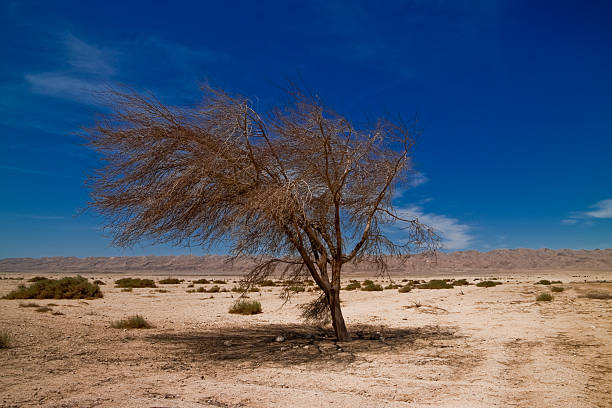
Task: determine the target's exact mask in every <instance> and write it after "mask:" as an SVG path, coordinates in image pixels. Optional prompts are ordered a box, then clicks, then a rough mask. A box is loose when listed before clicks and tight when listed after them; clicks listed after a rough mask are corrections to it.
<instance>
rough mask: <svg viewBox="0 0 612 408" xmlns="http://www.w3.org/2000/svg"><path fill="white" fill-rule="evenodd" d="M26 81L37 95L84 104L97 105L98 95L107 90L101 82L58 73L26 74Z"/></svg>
mask: <svg viewBox="0 0 612 408" xmlns="http://www.w3.org/2000/svg"><path fill="white" fill-rule="evenodd" d="M25 79H26V81H28V83H29V84H30V86H31V88H32V91H33V92H35V93H38V94H42V95H48V96H56V97H60V98H66V99H72V100H76V101H78V102H83V103H96V102H97V101H98V99H97V98H96V95H97V94H99V93H100V92H101V91H103V90H104V89H105V85H104V83H103V82H101V81H99V80H87V79H79V78H76V77H74V76H71V75H68V74H62V73H57V72H45V73H41V74H26V76H25Z"/></svg>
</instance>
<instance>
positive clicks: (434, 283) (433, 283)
mask: <svg viewBox="0 0 612 408" xmlns="http://www.w3.org/2000/svg"><path fill="white" fill-rule="evenodd" d="M452 287H453V285H452V284H450V283H448V282H447V280H446V279H432V280H430V281H429V282H427V283H423V284H421V285H417V288H419V289H452Z"/></svg>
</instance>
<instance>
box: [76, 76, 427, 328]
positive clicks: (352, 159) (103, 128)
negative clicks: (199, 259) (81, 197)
mask: <svg viewBox="0 0 612 408" xmlns="http://www.w3.org/2000/svg"><path fill="white" fill-rule="evenodd" d="M203 91H204V92H203V93H204V98H203V102H202V103H201V104H199V105H198V106H196V107H193V108H188V109H186V108H177V107H170V106H167V105H164V104H162V103H161V102H159V101H158V100H157V99H155V98H154V97H152V96H148V95H142V94H139V93H136V92H132V91H127V92H124V91H121V92H118V91H111V98H110V100H111V105H110V106H111V109H112V113H111V114H109V115H107V116H105V117H104V118H103V119H102V120H100V121H99V122H98V123H97V124H96V126H95V127H94V128H92V129H90V130H89V131H88V132H87V137H88V139H89V143H90V145H91V146H92V147H93V148H94V149H95V150H96V151H97V152H98V153H100V154H101V156H102V159H103V160H104V161H105V163H106V164H105V166H104V167H103V168H101V169H99V170H98V171H96V173H95V174H93V175H92V176H91V177H90V180H89V184H90V186H91V202H90V205H91V206H92V207H93V208H95V209H97V210H98V211H99V212H100V213H101V214H102V215H103V216H105V217H106V218H107V220H108V224H107V228H108V229H109V230H110V232H111V234H112V236H113V237H114V241H113V242H114V244H116V245H119V246H129V245H132V244H134V243H135V242H137V241H139V240H141V239H147V240H153V241H154V242H172V243H174V244H177V245H182V244H186V243H189V244H191V245H204V246H206V245H212V244H214V243H218V242H219V241H225V242H229V243H230V245H231V253H232V254H233V255H234V256H236V257H253V258H255V259H257V260H258V262H257V264H256V266H255V267H254V268H253V270H251V271H250V273H249V275H248V276H247V281H248V282H250V283H253V282H257V281H259V280H262V279H264V278H265V277H267V276H269V275H270V274H272V273H274V272H275V271H276V270H277V268H278V267H280V268H281V270H282V271H283V273H284V274H289V275H290V276H291V277H292V278H293V279H298V278H300V277H304V276H311V277H312V279H314V281H315V282H316V285H317V286H318V287H319V288H320V289H321V291H322V294H321V296H320V298H319V299H317V300H316V301H315V302H313V303H311V304H310V305H308V306H307V307H306V308H305V310H304V313H305V315H306V316H310V317H320V316H322V315H327V316H331V322H332V324H333V328H334V331H335V333H336V336H337V338H338V339H339V340H347V339H349V338H350V337H349V334H348V331H347V328H346V325H345V322H344V318H343V316H342V310H341V308H340V278H341V272H342V267H343V265H345V264H347V263H349V262H354V263H357V262H368V263H371V264H372V265H374V266H375V267H376V269H377V270H378V271H380V272H384V271H385V270H386V268H387V265H388V260H389V257H393V258H394V259H398V257H399V258H401V257H404V256H407V255H409V254H410V253H412V252H414V251H417V250H423V249H433V248H435V246H436V245H437V242H438V239H437V236H436V235H435V233H434V232H433V231H432V230H431V229H430V228H428V227H426V226H424V225H422V224H421V223H419V221H418V220H417V219H402V218H400V217H398V215H397V214H396V212H395V210H394V207H393V203H392V197H393V194H394V191H395V189H396V188H397V187H398V185H400V184H402V183H403V182H405V181H406V177H407V176H408V175H409V174H410V172H411V171H412V169H411V152H412V148H413V144H414V139H413V135H412V132H411V127H409V126H406V125H403V124H397V123H392V122H389V121H386V120H379V121H378V122H377V123H376V124H375V125H374V126H372V127H371V129H357V128H356V127H354V126H353V125H352V124H351V123H350V122H349V121H348V120H347V119H345V118H344V117H342V116H341V115H339V114H337V113H335V112H333V111H332V110H330V109H328V108H326V107H324V106H323V105H322V104H321V102H320V101H319V100H318V98H314V97H310V96H307V95H305V94H303V93H301V92H299V90H291V91H289V93H288V94H289V96H290V98H289V99H290V102H288V103H285V104H283V105H282V106H281V107H279V108H277V109H272V110H270V111H268V112H266V113H265V114H264V113H258V112H257V111H256V110H255V109H254V107H253V105H252V103H251V102H250V101H249V100H248V99H246V98H243V97H239V96H231V95H229V94H227V93H225V92H223V91H220V90H216V89H213V88H210V87H204V88H203ZM397 222H401V223H404V232H405V234H404V236H403V239H402V240H400V242H393V241H392V240H391V239H390V238H389V237H388V234H385V232H386V231H387V228H386V226H388V225H390V224H392V223H397ZM283 265H284V266H283ZM328 311H329V314H327V313H328Z"/></svg>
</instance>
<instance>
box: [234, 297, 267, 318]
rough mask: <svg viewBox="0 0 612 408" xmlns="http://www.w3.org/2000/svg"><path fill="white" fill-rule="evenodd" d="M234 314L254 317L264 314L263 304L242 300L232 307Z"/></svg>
mask: <svg viewBox="0 0 612 408" xmlns="http://www.w3.org/2000/svg"><path fill="white" fill-rule="evenodd" d="M229 312H230V313H233V314H241V315H254V314H259V313H262V312H263V310H262V308H261V303H259V302H257V301H251V300H240V301H238V302H236V303H234V304H233V305H232V307H231V308H230V310H229Z"/></svg>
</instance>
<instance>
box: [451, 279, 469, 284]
mask: <svg viewBox="0 0 612 408" xmlns="http://www.w3.org/2000/svg"><path fill="white" fill-rule="evenodd" d="M451 284H452V285H453V286H467V285H469V284H470V283H469V282H468V281H467V279H457V280H454V281H452V282H451Z"/></svg>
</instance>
